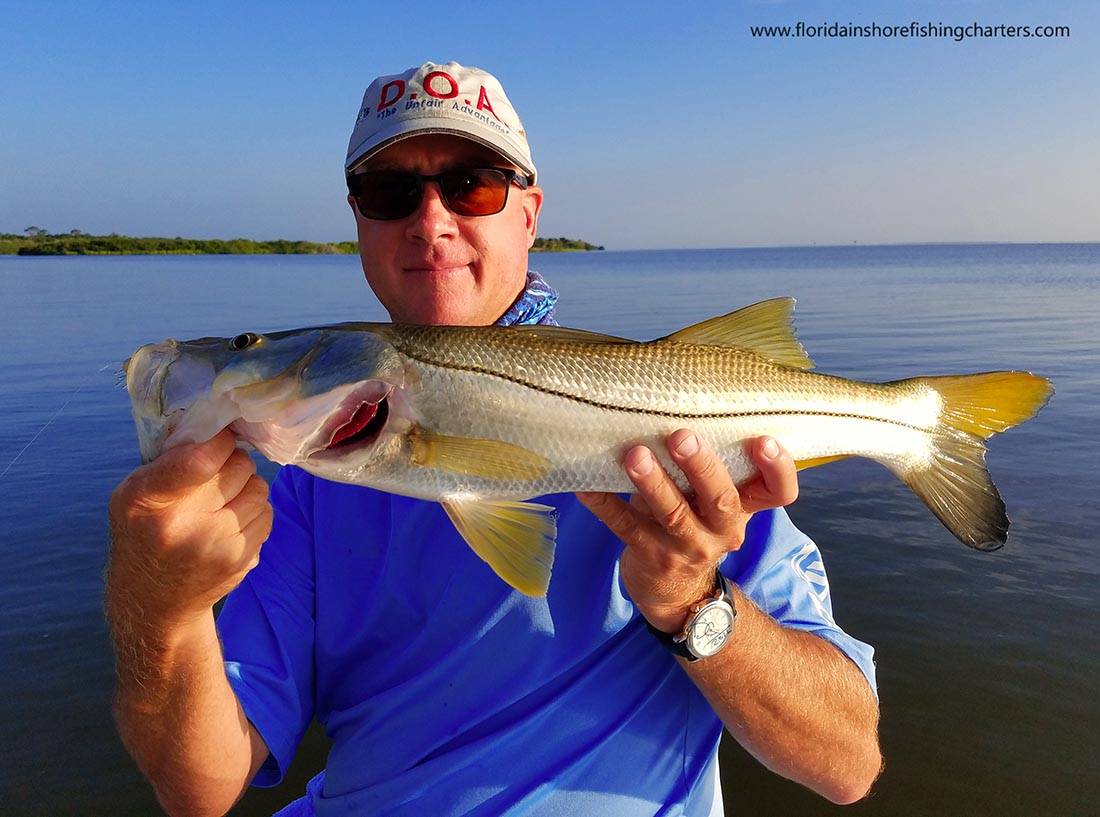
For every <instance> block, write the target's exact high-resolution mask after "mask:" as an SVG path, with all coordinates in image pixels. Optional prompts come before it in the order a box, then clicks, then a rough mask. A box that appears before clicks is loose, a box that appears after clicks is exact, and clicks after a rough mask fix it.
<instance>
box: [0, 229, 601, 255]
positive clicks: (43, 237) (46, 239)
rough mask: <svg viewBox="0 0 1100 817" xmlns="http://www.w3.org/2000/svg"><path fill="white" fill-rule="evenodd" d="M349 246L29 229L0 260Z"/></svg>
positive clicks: (322, 250) (563, 242)
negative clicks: (6, 256) (5, 256)
mask: <svg viewBox="0 0 1100 817" xmlns="http://www.w3.org/2000/svg"><path fill="white" fill-rule="evenodd" d="M531 249H532V250H533V251H535V252H560V251H565V250H602V249H603V247H597V246H595V245H594V244H589V243H587V242H585V241H578V240H576V239H571V238H536V239H535V246H534V247H532V248H531ZM358 251H359V246H358V244H357V243H356V242H354V241H340V242H338V243H336V244H315V243H313V242H312V241H286V240H278V241H253V240H251V239H248V238H234V239H231V240H228V241H226V240H223V239H220V238H132V237H130V236H125V235H119V234H118V233H111V234H110V235H88V234H87V233H82V232H80V230H72V231H70V232H67V233H50V232H48V231H46V230H43V229H41V228H39V227H28V228H27V229H25V230H24V231H23V235H15V234H12V233H0V255H269V254H270V255H313V254H325V255H336V254H347V255H354V254H355V253H357V252H358Z"/></svg>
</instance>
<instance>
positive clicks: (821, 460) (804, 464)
mask: <svg viewBox="0 0 1100 817" xmlns="http://www.w3.org/2000/svg"><path fill="white" fill-rule="evenodd" d="M850 456H852V455H851V454H833V455H832V456H830V457H810V458H808V459H804V460H795V461H794V467H795V468H796V469H797V470H799V471H805V470H806V469H807V468H817V466H819V465H828V464H829V463H830V462H836V461H837V460H843V459H847V458H848V457H850Z"/></svg>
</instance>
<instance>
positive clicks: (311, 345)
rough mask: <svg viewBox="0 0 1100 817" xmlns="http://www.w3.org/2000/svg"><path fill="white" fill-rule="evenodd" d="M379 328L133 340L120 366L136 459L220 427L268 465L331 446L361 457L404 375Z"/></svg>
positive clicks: (206, 435) (146, 458) (151, 456)
mask: <svg viewBox="0 0 1100 817" xmlns="http://www.w3.org/2000/svg"><path fill="white" fill-rule="evenodd" d="M383 326H384V325H381V324H345V325H340V326H332V327H319V328H313V329H299V330H294V331H289V332H277V333H271V334H259V333H252V332H248V333H244V334H241V335H236V336H234V337H232V338H200V339H198V340H192V341H176V340H166V341H164V342H163V343H156V344H148V345H146V346H142V347H141V348H140V349H138V350H137V351H136V352H135V353H134V354H133V356H132V357H131V358H130V359H129V360H128V361H126V363H125V364H124V368H125V371H126V387H127V391H128V392H129V394H130V399H131V404H132V409H133V414H134V421H135V424H136V426H137V432H138V443H139V446H140V449H141V455H142V460H143V461H144V462H149V461H150V460H152V459H154V458H156V457H157V456H159V455H160V453H162V452H163V451H164V450H165V449H167V448H171V447H173V446H175V445H180V444H183V443H192V442H204V441H206V440H208V439H210V438H211V437H213V436H214V435H215V434H217V433H218V432H219V431H221V430H222V429H223V428H227V427H228V428H229V429H230V430H231V431H233V433H234V434H235V435H236V437H237V438H238V440H240V441H242V442H243V443H245V444H246V445H248V446H250V447H252V448H255V449H257V450H258V451H259V452H260V453H261V454H263V455H264V456H265V457H267V458H268V459H270V460H272V461H273V462H278V463H283V464H286V463H299V464H300V463H304V462H306V461H307V460H309V459H310V457H311V456H313V455H315V454H319V453H322V452H334V451H341V452H343V453H344V454H350V453H352V452H355V453H356V454H357V455H358V456H360V457H362V456H363V455H364V454H366V453H369V449H370V447H371V445H372V444H373V443H375V442H377V441H378V439H379V438H380V436H381V432H382V430H383V429H384V427H385V426H386V424H387V422H388V420H389V411H388V408H389V406H388V398H389V397H390V396H391V395H392V394H394V392H395V390H396V391H400V390H401V389H402V387H403V386H404V385H405V382H406V374H405V368H404V364H403V363H402V361H401V358H400V356H399V355H398V354H397V352H396V350H395V349H394V348H393V346H391V345H390V344H389V343H388V342H387V340H386V339H385V337H384V332H383V331H382V327H383ZM375 329H377V331H374V330H375ZM335 458H336V457H335V456H333V455H331V454H330V456H329V459H335Z"/></svg>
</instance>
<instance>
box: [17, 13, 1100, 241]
mask: <svg viewBox="0 0 1100 817" xmlns="http://www.w3.org/2000/svg"><path fill="white" fill-rule="evenodd" d="M0 21H2V22H0V232H16V233H19V232H22V231H23V229H24V228H26V227H28V226H36V227H42V228H45V229H48V230H51V231H54V232H61V231H68V230H71V229H79V230H83V231H86V232H91V233H107V232H119V233H124V234H129V235H167V236H176V235H179V236H189V237H221V238H232V237H236V236H244V237H249V238H256V239H263V238H292V239H308V240H315V241H333V240H347V239H351V238H353V236H354V226H353V222H352V219H351V215H350V212H349V211H348V209H347V205H346V203H345V201H344V194H345V193H344V188H343V177H342V161H343V155H344V151H345V149H346V146H347V139H348V135H349V133H350V130H351V126H352V124H353V121H354V117H355V114H356V112H357V110H358V107H359V102H360V99H361V97H362V94H363V90H364V88H365V87H366V85H367V84H368V83H369V82H370V80H371V79H372V78H373V77H375V76H376V75H379V74H387V73H394V72H397V71H400V70H403V69H404V68H407V67H409V66H411V65H415V64H419V63H421V62H423V61H425V60H429V59H430V60H436V61H448V60H451V59H454V60H457V61H459V62H462V63H466V64H469V65H478V66H481V67H484V68H486V69H488V70H490V71H492V72H493V73H495V74H496V75H497V76H498V77H499V78H500V79H501V81H502V82H503V84H504V86H505V88H506V89H507V91H508V94H509V96H510V97H511V99H512V102H513V103H514V104H515V106H516V108H517V109H518V111H519V113H520V115H521V116H522V118H523V121H524V125H525V126H526V129H527V132H528V134H529V137H530V140H531V144H532V148H533V152H534V156H535V161H536V163H537V164H538V167H539V175H540V181H541V183H542V185H543V187H544V189H545V190H546V196H547V198H546V205H545V208H544V211H543V217H542V221H541V225H540V227H541V229H540V233H541V234H542V235H546V236H556V235H567V236H571V237H579V238H584V239H587V240H589V241H593V242H596V243H600V244H605V245H607V246H608V247H609V248H615V249H629V248H653V247H669V248H673V247H736V246H770V245H789V244H812V243H819V244H849V243H851V242H853V241H858V242H860V243H892V242H907V241H915V242H923V241H1087V240H1092V241H1096V240H1100V193H1098V191H1100V3H1095V2H1047V3H1040V2H1022V0H1020V1H1017V2H983V0H969V2H968V1H967V0H955V1H954V2H907V3H900V2H883V1H882V0H880V2H865V3H861V2H830V3H825V2H809V1H808V0H806V1H803V2H797V1H796V0H789V1H788V2H783V1H782V0H774V1H773V2H747V0H727V2H692V3H674V2H667V0H666V2H661V3H656V2H641V1H640V0H634V2H603V3H595V2H591V1H590V0H589V2H555V3H546V4H539V6H538V8H536V6H535V4H522V3H514V2H495V1H491V0H486V1H485V2H477V0H470V2H466V3H457V2H434V1H433V0H421V2H414V3H407V4H394V3H378V2H359V3H354V4H353V3H317V4H306V3H300V2H294V3H292V2H279V1H278V0H269V2H264V3H254V2H237V3H213V2H193V3H178V2H174V3H164V2H157V0H145V2H141V3H138V2H127V1H123V2H114V3H101V4H92V3H84V2H48V0H47V2H34V3H31V2H12V1H11V0H0ZM799 21H803V22H805V23H807V24H812V25H822V24H825V25H829V24H832V23H834V22H835V23H839V24H841V25H845V24H849V23H855V24H857V25H870V24H871V23H877V24H878V25H880V26H885V25H908V24H909V23H910V22H911V21H916V22H918V23H934V24H941V23H942V24H945V25H968V24H972V23H978V24H981V25H983V26H996V25H1001V24H1004V25H1029V26H1032V27H1034V26H1036V25H1057V26H1069V28H1070V36H1069V37H1068V38H1056V39H1034V38H1032V39H1023V38H1016V39H1009V38H1004V37H1002V38H981V39H967V40H964V41H962V42H956V41H954V40H953V39H950V38H928V39H900V38H897V37H894V38H889V39H887V38H867V39H852V38H848V39H841V38H827V37H822V36H819V37H816V38H812V39H810V38H800V39H795V38H790V39H763V38H753V37H752V36H751V35H750V28H749V27H750V25H791V26H794V25H795V24H796V23H798V22H799Z"/></svg>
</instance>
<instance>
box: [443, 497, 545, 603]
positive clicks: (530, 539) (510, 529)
mask: <svg viewBox="0 0 1100 817" xmlns="http://www.w3.org/2000/svg"><path fill="white" fill-rule="evenodd" d="M441 504H442V505H443V509H444V510H445V511H446V512H447V516H449V517H450V518H451V522H453V523H454V526H455V528H457V530H458V532H459V533H460V534H461V535H462V538H463V539H465V540H466V544H468V545H469V546H470V548H471V549H472V550H473V551H474V553H476V554H477V555H478V556H480V557H481V559H482V560H484V561H485V562H487V563H488V565H489V566H490V567H491V568H492V569H493V571H494V572H495V573H496V574H497V575H498V576H500V578H502V579H504V581H506V582H507V583H508V584H509V585H511V586H512V587H514V588H515V589H516V590H518V591H519V592H521V593H524V594H525V595H528V596H545V595H546V590H547V588H548V587H549V586H550V572H551V570H552V568H553V565H554V539H555V537H556V536H557V530H558V528H557V521H556V516H555V511H554V509H553V508H552V507H551V506H549V505H540V504H537V503H534V502H511V501H490V500H471V501H459V500H446V501H444V502H443V503H441Z"/></svg>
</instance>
